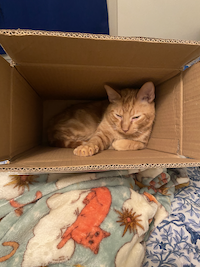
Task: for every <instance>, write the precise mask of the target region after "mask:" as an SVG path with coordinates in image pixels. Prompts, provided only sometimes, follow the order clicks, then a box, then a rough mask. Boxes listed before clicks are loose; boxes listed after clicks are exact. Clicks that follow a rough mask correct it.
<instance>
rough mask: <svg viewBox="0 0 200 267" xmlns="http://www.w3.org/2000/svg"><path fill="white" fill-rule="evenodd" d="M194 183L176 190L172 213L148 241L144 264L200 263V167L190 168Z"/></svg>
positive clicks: (148, 266)
mask: <svg viewBox="0 0 200 267" xmlns="http://www.w3.org/2000/svg"><path fill="white" fill-rule="evenodd" d="M187 173H188V176H189V178H190V185H189V186H188V187H183V188H181V189H179V190H178V191H176V192H175V194H174V199H173V201H172V207H171V208H172V212H171V215H170V216H169V217H168V218H167V219H165V220H163V221H162V223H161V224H159V226H158V227H157V228H156V229H155V230H154V232H153V233H152V234H151V235H150V237H149V240H148V241H147V244H146V245H147V250H146V256H145V260H144V262H143V267H161V266H162V267H167V266H172V267H189V266H190V267H198V266H200V168H199V167H195V168H188V169H187Z"/></svg>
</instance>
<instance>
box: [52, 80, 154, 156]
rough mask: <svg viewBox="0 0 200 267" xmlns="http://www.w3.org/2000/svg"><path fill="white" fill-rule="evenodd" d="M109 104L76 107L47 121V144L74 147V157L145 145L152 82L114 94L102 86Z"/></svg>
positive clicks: (150, 122)
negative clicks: (109, 149) (48, 122)
mask: <svg viewBox="0 0 200 267" xmlns="http://www.w3.org/2000/svg"><path fill="white" fill-rule="evenodd" d="M105 89H106V91H107V94H108V99H109V101H98V102H90V103H84V104H83V103H81V104H76V105H73V106H71V107H70V108H68V109H67V110H66V111H65V112H63V113H61V114H59V115H57V116H56V117H55V118H53V120H52V121H51V122H50V126H49V129H48V140H49V143H50V145H52V146H58V147H69V148H75V149H74V154H75V155H77V156H92V155H94V154H96V153H98V152H100V151H102V150H105V149H108V148H114V149H116V150H138V149H143V148H145V147H146V146H147V144H148V140H149V137H150V134H151V131H152V126H153V121H154V118H155V105H154V98H155V88H154V85H153V83H152V82H147V83H145V84H144V85H143V86H142V87H141V88H140V89H139V90H138V89H123V90H121V91H115V90H114V89H112V88H111V87H110V86H108V85H105Z"/></svg>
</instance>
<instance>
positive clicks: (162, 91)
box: [0, 30, 200, 171]
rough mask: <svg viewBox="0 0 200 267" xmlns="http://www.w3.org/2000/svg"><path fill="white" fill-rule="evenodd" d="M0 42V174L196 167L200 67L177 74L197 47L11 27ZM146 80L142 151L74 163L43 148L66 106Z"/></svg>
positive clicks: (68, 152)
mask: <svg viewBox="0 0 200 267" xmlns="http://www.w3.org/2000/svg"><path fill="white" fill-rule="evenodd" d="M0 42H1V44H2V46H3V47H4V49H5V51H6V52H7V54H8V55H9V56H10V57H11V58H12V65H11V66H10V65H9V64H8V62H6V61H5V60H4V59H3V58H0V73H1V74H2V75H1V76H2V79H1V81H0V88H1V90H0V108H1V112H0V122H1V128H2V131H0V140H1V149H0V160H6V159H9V160H11V164H10V165H8V166H5V165H2V167H1V169H8V168H10V169H12V168H13V169H16V168H18V169H20V168H21V170H22V169H23V168H25V169H27V168H31V169H35V168H39V169H43V170H46V169H48V170H56V169H59V170H61V169H62V170H66V169H67V170H69V171H70V170H80V169H81V170H89V169H91V170H93V169H95V168H97V169H107V168H108V169H112V168H128V167H129V168H133V167H141V168H142V167H147V166H158V165H159V164H161V165H162V166H175V165H176V166H183V165H184V166H186V165H190V164H193V165H199V164H200V142H199V140H198V139H199V136H200V123H199V122H200V119H199V105H200V90H199V88H200V77H199V73H200V63H199V64H195V65H193V66H192V67H191V68H189V69H188V70H186V71H183V68H184V66H185V65H186V64H187V63H188V62H190V61H192V60H194V59H195V58H196V57H197V56H199V55H200V45H199V44H198V43H195V42H194V43H192V42H185V43H182V42H178V41H175V40H174V41H173V40H171V41H168V40H156V39H153V40H152V39H151V40H148V39H140V38H117V37H116V38H114V37H109V36H94V35H84V34H78V35H77V34H64V33H60V34H59V33H54V34H53V33H46V32H35V31H34V32H31V31H27V32H26V31H19V30H18V31H0ZM146 81H153V82H154V84H155V85H156V120H155V124H154V128H153V132H152V135H151V139H150V141H149V145H148V147H147V149H144V150H141V151H114V150H108V151H103V152H101V153H99V154H97V155H95V156H92V157H86V158H82V157H77V156H74V155H73V153H72V149H61V148H51V147H48V146H47V144H46V137H45V136H46V135H45V130H46V127H47V124H48V121H49V119H50V118H51V117H52V116H53V115H54V114H56V113H58V112H59V111H61V110H63V109H64V108H65V107H66V106H68V105H70V104H73V103H74V102H77V101H87V100H97V99H103V98H105V97H106V93H105V90H104V84H109V85H111V86H113V87H114V88H118V89H120V88H124V87H134V88H137V87H140V86H141V85H142V84H143V83H144V82H146ZM182 156H185V157H187V158H183V157H182ZM189 158H190V159H189ZM174 164H175V165H174Z"/></svg>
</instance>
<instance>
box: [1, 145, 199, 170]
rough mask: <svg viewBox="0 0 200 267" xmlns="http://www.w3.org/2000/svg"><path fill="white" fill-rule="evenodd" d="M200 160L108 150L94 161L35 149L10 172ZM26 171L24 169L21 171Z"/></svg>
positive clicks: (189, 163) (69, 152) (58, 150)
mask: <svg viewBox="0 0 200 267" xmlns="http://www.w3.org/2000/svg"><path fill="white" fill-rule="evenodd" d="M198 164H199V161H198V160H192V159H184V158H179V157H178V156H177V155H173V154H169V153H163V152H158V151H154V150H150V149H145V150H139V151H114V150H106V151H103V152H102V153H99V154H97V155H95V156H92V157H77V156H75V155H73V150H72V149H65V148H50V147H38V148H36V149H33V150H31V151H29V152H27V153H25V154H24V155H22V156H21V157H19V158H18V159H16V160H15V161H13V163H11V164H9V165H8V166H5V165H4V166H0V171H4V170H5V167H6V168H7V170H9V171H19V170H21V171H23V172H27V171H39V172H44V171H48V172H52V171H59V172H64V171H91V170H93V171H95V170H97V171H98V170H111V169H128V168H149V167H154V168H155V167H174V166H177V167H181V166H195V165H198ZM21 168H23V169H21Z"/></svg>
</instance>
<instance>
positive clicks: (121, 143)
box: [112, 139, 145, 150]
mask: <svg viewBox="0 0 200 267" xmlns="http://www.w3.org/2000/svg"><path fill="white" fill-rule="evenodd" d="M112 146H113V148H114V149H115V150H138V149H143V148H145V144H143V143H142V142H139V141H134V140H129V139H119V140H115V141H114V142H113V143H112Z"/></svg>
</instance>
